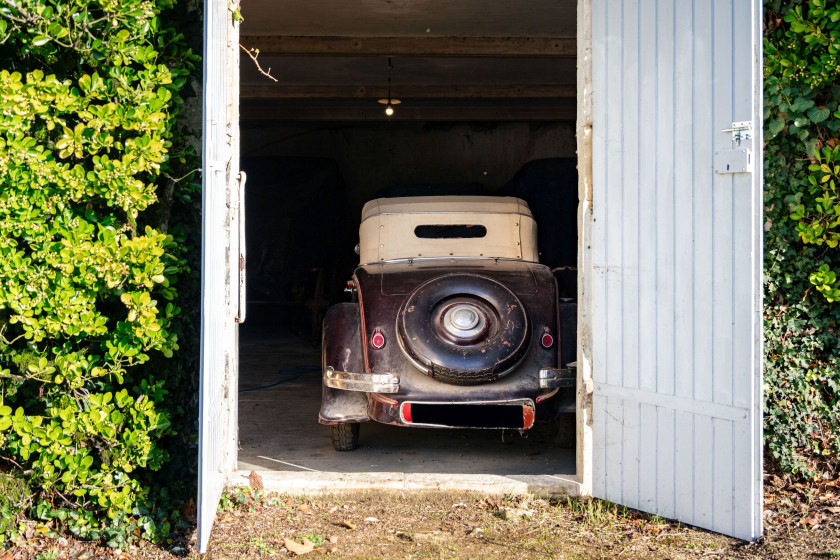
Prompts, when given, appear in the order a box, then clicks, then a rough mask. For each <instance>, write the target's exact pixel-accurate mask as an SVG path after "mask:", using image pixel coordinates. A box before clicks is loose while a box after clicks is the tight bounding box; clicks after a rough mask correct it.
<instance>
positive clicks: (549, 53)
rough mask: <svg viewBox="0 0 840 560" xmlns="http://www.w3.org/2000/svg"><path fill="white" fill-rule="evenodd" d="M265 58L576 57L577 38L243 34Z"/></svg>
mask: <svg viewBox="0 0 840 560" xmlns="http://www.w3.org/2000/svg"><path fill="white" fill-rule="evenodd" d="M239 42H240V44H241V45H242V46H243V47H245V48H246V49H257V50H259V53H260V55H263V56H278V55H309V56H527V57H544V56H545V57H567V58H574V57H576V56H577V40H576V39H575V38H574V37H315V36H284V35H243V36H242V37H240V40H239Z"/></svg>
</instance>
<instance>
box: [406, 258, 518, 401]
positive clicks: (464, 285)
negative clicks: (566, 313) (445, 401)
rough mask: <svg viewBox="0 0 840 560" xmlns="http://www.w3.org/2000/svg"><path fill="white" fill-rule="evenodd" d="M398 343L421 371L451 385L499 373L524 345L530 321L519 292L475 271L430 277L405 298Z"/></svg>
mask: <svg viewBox="0 0 840 560" xmlns="http://www.w3.org/2000/svg"><path fill="white" fill-rule="evenodd" d="M397 332H398V334H399V341H400V346H401V347H402V349H403V351H404V352H405V353H406V355H407V356H408V357H409V359H410V360H411V361H412V362H413V363H414V364H415V365H416V366H417V367H418V368H419V369H420V370H421V371H423V372H424V373H425V374H427V375H429V376H431V377H433V378H435V379H438V380H440V381H443V382H445V383H450V384H453V385H477V384H479V383H488V382H490V381H495V380H496V379H500V378H501V377H504V376H505V375H506V374H507V373H508V372H510V370H511V369H512V368H513V367H514V366H515V365H516V364H517V363H519V361H520V360H521V359H522V357H523V356H524V355H525V353H526V352H527V350H528V343H529V340H530V325H529V321H528V314H527V313H526V312H525V307H524V306H523V305H522V302H521V301H519V298H517V297H516V295H515V294H514V293H513V292H511V291H510V290H509V289H508V288H507V287H505V286H504V285H503V284H501V283H499V282H497V281H496V280H493V279H492V278H487V277H486V276H479V275H477V274H449V275H446V276H439V277H437V278H433V279H431V280H429V281H427V282H425V283H423V284H421V285H420V286H419V287H417V289H415V290H414V291H413V292H412V293H411V294H410V295H409V296H408V298H407V299H406V301H405V303H404V304H403V306H402V308H401V309H400V313H399V316H398V318H397Z"/></svg>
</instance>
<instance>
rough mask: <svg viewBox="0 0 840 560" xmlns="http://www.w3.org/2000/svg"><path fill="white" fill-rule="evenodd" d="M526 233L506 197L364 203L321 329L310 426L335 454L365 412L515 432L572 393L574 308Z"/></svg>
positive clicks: (353, 443) (516, 207)
mask: <svg viewBox="0 0 840 560" xmlns="http://www.w3.org/2000/svg"><path fill="white" fill-rule="evenodd" d="M536 238H537V226H536V223H535V222H534V219H533V217H532V215H531V211H530V210H529V208H528V206H527V205H526V204H525V202H523V201H522V200H520V199H518V198H512V197H492V196H428V197H402V198H380V199H377V200H372V201H370V202H368V203H367V204H366V205H365V206H364V209H363V211H362V222H361V227H360V228H359V246H358V252H359V255H360V261H361V264H360V265H359V267H358V268H357V269H356V270H355V272H354V274H353V278H352V280H351V281H349V282H348V291H351V292H352V295H353V301H352V302H350V303H341V304H338V305H335V306H333V307H331V308H330V309H329V311H328V312H327V315H326V317H325V319H324V326H323V343H322V344H323V347H322V352H323V356H322V360H323V394H322V401H321V410H320V413H319V421H320V422H321V423H322V424H326V425H329V426H330V427H331V430H332V441H333V445H334V447H335V449H336V450H339V451H348V450H351V449H355V448H356V447H357V446H358V442H359V425H360V423H361V422H366V421H368V420H374V421H376V422H382V423H385V424H393V425H396V426H418V427H433V428H491V429H517V430H528V429H529V428H531V427H532V426H533V425H534V421H535V419H536V417H537V407H538V406H540V405H541V403H545V402H546V401H548V400H549V399H552V398H556V397H557V394H558V392H559V391H560V390H561V389H563V390H564V391H565V392H566V393H569V394H572V395H573V392H574V386H575V380H576V377H575V371H574V368H573V367H564V366H569V365H571V366H573V364H568V363H565V362H564V361H563V357H564V356H566V357H567V359H568V361H569V362H571V361H573V360H574V357H573V356H574V348H573V345H574V324H575V316H574V315H575V306H574V304H571V305H568V304H564V303H563V302H560V301H559V300H558V297H557V284H556V282H555V279H554V276H553V275H552V272H551V270H549V268H548V267H546V266H544V265H541V264H539V255H538V253H537V247H536ZM566 331H568V332H566ZM564 343H565V344H566V345H569V346H570V347H569V348H567V349H566V351H565V352H564V351H563V345H564Z"/></svg>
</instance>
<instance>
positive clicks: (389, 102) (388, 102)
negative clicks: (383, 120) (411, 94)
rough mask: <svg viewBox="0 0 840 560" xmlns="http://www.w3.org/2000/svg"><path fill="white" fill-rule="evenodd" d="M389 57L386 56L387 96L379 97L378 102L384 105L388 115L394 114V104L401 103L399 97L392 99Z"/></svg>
mask: <svg viewBox="0 0 840 560" xmlns="http://www.w3.org/2000/svg"><path fill="white" fill-rule="evenodd" d="M392 68H393V66H391V57H390V56H389V57H388V97H387V98H385V99H380V100H379V103H381V104H382V105H385V116H387V117H390V116H392V115H393V114H394V105H399V104H400V103H402V102H401V101H400V100H399V99H394V98H392V97H391V69H392Z"/></svg>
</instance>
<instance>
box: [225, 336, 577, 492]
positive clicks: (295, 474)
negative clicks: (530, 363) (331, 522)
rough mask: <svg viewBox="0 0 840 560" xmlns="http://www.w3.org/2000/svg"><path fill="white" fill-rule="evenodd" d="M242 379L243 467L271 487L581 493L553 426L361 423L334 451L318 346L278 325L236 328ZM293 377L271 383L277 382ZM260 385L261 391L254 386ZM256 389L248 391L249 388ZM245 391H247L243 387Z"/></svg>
mask: <svg viewBox="0 0 840 560" xmlns="http://www.w3.org/2000/svg"><path fill="white" fill-rule="evenodd" d="M239 354H240V378H239V386H240V391H241V392H240V393H239V440H240V450H239V472H238V473H237V476H235V477H234V478H235V479H236V480H234V482H235V483H236V482H239V483H243V484H247V476H248V473H250V471H252V470H255V471H257V472H259V473H260V474H261V475H262V476H263V482H264V484H265V485H266V487H267V488H269V489H271V490H275V491H282V492H291V493H297V494H303V493H318V492H329V491H336V490H340V489H347V490H349V489H373V488H392V489H407V488H416V489H451V490H480V491H482V492H487V493H498V494H504V493H509V492H525V491H536V492H540V493H570V494H577V493H578V491H579V488H578V486H579V485H578V482H577V478H576V477H575V476H574V472H575V453H574V450H572V449H559V448H557V447H556V445H555V444H554V443H553V441H552V437H553V426H552V425H550V424H538V425H537V426H536V427H535V428H534V429H532V430H530V432H529V434H528V437H527V438H522V437H521V436H520V435H519V434H518V433H517V432H515V431H505V433H504V437H502V433H501V432H500V431H498V430H436V429H424V428H401V427H396V426H387V425H383V424H378V423H375V422H367V423H364V424H362V426H361V437H360V439H361V444H360V447H359V448H358V449H356V450H355V451H351V452H337V451H335V450H334V449H333V447H332V444H331V442H330V432H329V428H327V427H326V426H322V425H320V424H318V421H317V417H318V409H319V407H320V402H321V375H320V371H314V372H310V373H304V374H302V375H300V376H299V377H295V376H293V375H284V374H280V373H277V372H278V371H279V370H288V369H292V368H295V367H298V366H304V365H310V366H320V363H321V355H320V348H317V347H313V346H312V345H311V344H310V343H308V342H305V341H302V340H301V339H299V338H297V337H296V336H294V335H291V334H289V333H288V332H284V331H281V330H267V329H256V328H253V327H251V328H244V327H243V328H242V330H241V331H240V352H239ZM284 379H289V381H284V382H283V383H281V384H279V385H276V386H273V387H265V386H266V385H271V384H273V383H276V382H278V381H282V380H284ZM260 387H265V388H260ZM255 388H256V389H257V390H247V389H255ZM243 390H244V391H243Z"/></svg>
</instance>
